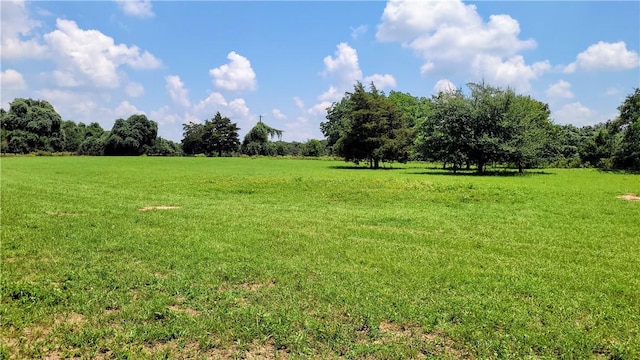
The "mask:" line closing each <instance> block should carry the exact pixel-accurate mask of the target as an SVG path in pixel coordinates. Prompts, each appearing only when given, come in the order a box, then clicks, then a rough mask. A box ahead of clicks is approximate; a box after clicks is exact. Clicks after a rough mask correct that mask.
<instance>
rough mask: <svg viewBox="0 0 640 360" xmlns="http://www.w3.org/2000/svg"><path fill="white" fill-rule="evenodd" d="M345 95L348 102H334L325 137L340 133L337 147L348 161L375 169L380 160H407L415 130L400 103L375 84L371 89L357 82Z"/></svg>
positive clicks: (339, 152) (335, 149)
mask: <svg viewBox="0 0 640 360" xmlns="http://www.w3.org/2000/svg"><path fill="white" fill-rule="evenodd" d="M345 98H346V99H345ZM345 98H343V101H345V102H346V103H342V102H340V103H334V104H333V106H332V108H330V109H329V110H328V112H327V120H329V121H328V122H327V123H326V124H324V126H323V125H321V129H323V132H324V133H325V136H333V137H337V136H338V135H339V138H338V140H337V141H336V143H335V145H334V146H333V150H334V151H335V152H336V153H337V154H338V155H340V156H342V157H344V159H345V161H352V162H354V163H356V164H358V163H359V162H361V161H366V162H367V163H368V164H369V167H370V168H372V169H377V168H379V167H380V162H385V161H400V162H406V161H407V160H408V159H409V153H410V150H411V141H412V131H411V129H410V128H409V126H408V125H407V121H406V117H405V115H404V114H403V113H402V111H400V109H399V108H398V106H397V105H396V104H395V103H394V102H393V101H391V100H389V99H388V98H387V97H386V96H385V95H384V93H382V92H380V91H378V89H376V87H375V85H374V84H373V83H371V89H370V91H369V92H367V91H366V90H365V88H364V86H363V85H362V83H360V82H358V83H356V84H355V85H354V91H353V93H347V94H346V95H345ZM336 108H339V110H337V111H336ZM331 141H332V140H329V143H331Z"/></svg>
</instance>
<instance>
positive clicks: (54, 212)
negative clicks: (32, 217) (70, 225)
mask: <svg viewBox="0 0 640 360" xmlns="http://www.w3.org/2000/svg"><path fill="white" fill-rule="evenodd" d="M47 215H50V216H82V215H87V214H85V213H70V212H63V211H47Z"/></svg>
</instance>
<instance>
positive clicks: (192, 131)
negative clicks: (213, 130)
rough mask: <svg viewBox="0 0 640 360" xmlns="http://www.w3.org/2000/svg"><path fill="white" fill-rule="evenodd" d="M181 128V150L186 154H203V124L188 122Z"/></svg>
mask: <svg viewBox="0 0 640 360" xmlns="http://www.w3.org/2000/svg"><path fill="white" fill-rule="evenodd" d="M182 129H183V133H182V151H183V152H184V153H185V154H188V155H195V154H204V153H205V148H204V140H203V137H204V124H198V123H193V122H190V123H188V124H183V125H182Z"/></svg>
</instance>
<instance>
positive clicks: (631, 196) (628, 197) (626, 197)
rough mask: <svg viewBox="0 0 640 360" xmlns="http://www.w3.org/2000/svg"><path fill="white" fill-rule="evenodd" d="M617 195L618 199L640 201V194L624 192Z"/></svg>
mask: <svg viewBox="0 0 640 360" xmlns="http://www.w3.org/2000/svg"><path fill="white" fill-rule="evenodd" d="M616 197H617V198H618V199H622V200H627V201H640V196H638V195H636V194H624V195H620V196H616Z"/></svg>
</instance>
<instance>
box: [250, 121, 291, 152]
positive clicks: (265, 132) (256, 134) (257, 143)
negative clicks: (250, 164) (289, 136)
mask: <svg viewBox="0 0 640 360" xmlns="http://www.w3.org/2000/svg"><path fill="white" fill-rule="evenodd" d="M282 133H283V131H282V130H278V129H275V128H272V127H271V126H269V125H267V124H265V123H263V122H262V121H259V122H258V123H257V124H256V126H254V127H253V128H252V129H251V130H249V132H248V133H247V135H245V136H244V140H243V141H242V147H241V150H242V153H243V154H246V155H275V153H276V148H275V144H273V143H272V142H271V141H270V140H269V139H273V138H275V137H278V139H281V138H282Z"/></svg>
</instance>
